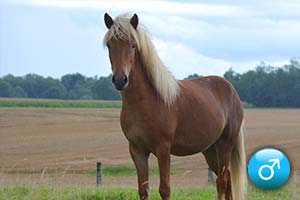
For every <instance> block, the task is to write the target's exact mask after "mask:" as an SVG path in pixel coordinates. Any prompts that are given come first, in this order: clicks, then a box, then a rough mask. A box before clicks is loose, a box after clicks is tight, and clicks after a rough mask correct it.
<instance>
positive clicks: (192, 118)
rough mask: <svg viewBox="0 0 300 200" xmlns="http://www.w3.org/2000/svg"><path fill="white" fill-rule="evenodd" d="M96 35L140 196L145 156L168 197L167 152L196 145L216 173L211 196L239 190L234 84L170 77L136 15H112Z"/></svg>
mask: <svg viewBox="0 0 300 200" xmlns="http://www.w3.org/2000/svg"><path fill="white" fill-rule="evenodd" d="M104 22H105V25H106V27H107V28H108V31H107V33H106V34H105V36H104V39H103V45H104V46H106V47H107V49H108V54H109V59H110V62H111V68H112V73H113V76H112V82H113V84H114V86H115V88H116V89H117V90H119V91H120V93H121V96H122V110H121V115H120V123H121V128H122V131H123V133H124V135H125V137H126V138H127V140H128V142H129V152H130V155H131V158H132V160H133V162H134V165H135V167H136V170H137V177H138V193H139V197H140V199H141V200H147V199H148V198H149V182H148V176H149V173H148V170H149V168H148V158H149V155H150V153H152V154H154V155H155V157H156V158H157V161H158V166H159V176H160V182H159V194H160V196H161V198H162V199H163V200H169V199H170V195H171V189H170V156H171V154H173V155H176V156H188V155H192V154H196V153H199V152H202V153H203V154H204V157H205V159H206V161H207V164H208V166H209V168H210V169H212V171H213V172H214V173H215V174H216V176H217V179H216V187H217V193H218V200H221V199H223V197H225V199H226V200H232V199H234V200H242V199H244V196H245V193H246V184H247V176H246V161H245V147H244V133H243V129H244V128H243V127H244V126H243V119H244V111H243V105H242V102H241V100H240V98H239V96H238V94H237V92H236V90H235V89H234V87H233V86H232V85H231V84H230V83H229V82H228V81H227V80H225V79H223V78H221V77H218V76H207V77H201V78H194V79H191V80H181V81H179V80H177V79H175V77H174V76H173V75H172V74H171V72H170V71H169V70H168V69H167V68H166V67H165V65H164V64H163V62H162V61H161V59H160V57H159V56H158V54H157V52H156V50H155V47H154V45H153V43H152V42H151V40H150V37H149V35H148V33H147V31H146V30H145V28H144V26H142V25H141V24H139V18H138V16H137V15H136V14H134V15H133V16H132V17H130V16H128V14H123V15H119V16H117V17H116V18H115V19H112V17H111V16H109V15H108V14H107V13H105V15H104Z"/></svg>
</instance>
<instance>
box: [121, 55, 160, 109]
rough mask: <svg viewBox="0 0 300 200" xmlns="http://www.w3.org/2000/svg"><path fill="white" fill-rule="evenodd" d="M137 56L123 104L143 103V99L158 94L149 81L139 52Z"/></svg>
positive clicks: (123, 93)
mask: <svg viewBox="0 0 300 200" xmlns="http://www.w3.org/2000/svg"><path fill="white" fill-rule="evenodd" d="M136 58H137V59H136V61H135V65H134V66H132V69H131V72H130V74H129V83H128V87H127V88H126V89H125V90H124V91H123V92H122V99H123V105H124V104H126V105H128V104H131V105H136V104H139V103H141V102H142V100H145V99H151V97H153V96H157V92H156V90H155V89H154V87H153V85H152V84H151V82H150V81H149V78H148V77H147V75H146V72H145V69H143V66H142V63H141V61H140V59H139V56H138V54H136Z"/></svg>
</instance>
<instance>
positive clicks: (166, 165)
mask: <svg viewBox="0 0 300 200" xmlns="http://www.w3.org/2000/svg"><path fill="white" fill-rule="evenodd" d="M156 157H157V159H158V166H159V174H160V183H159V194H160V196H161V198H162V199H163V200H169V199H170V195H171V189H170V145H161V146H160V147H159V148H158V149H157V152H156Z"/></svg>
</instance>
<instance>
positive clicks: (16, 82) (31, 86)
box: [0, 60, 300, 107]
mask: <svg viewBox="0 0 300 200" xmlns="http://www.w3.org/2000/svg"><path fill="white" fill-rule="evenodd" d="M198 76H199V75H198V74H192V75H189V76H188V77H187V78H186V79H190V78H195V77H198ZM224 77H225V78H226V79H227V80H229V81H230V82H231V83H232V84H233V85H234V87H235V88H236V89H237V91H238V93H239V95H240V97H241V99H242V101H244V102H247V103H250V104H253V105H254V106H256V107H300V63H299V61H297V60H291V61H290V63H289V64H286V65H284V66H282V67H274V66H271V65H266V64H265V63H261V64H259V65H258V66H257V67H256V68H255V69H254V70H250V71H247V72H245V73H237V72H235V71H234V70H233V69H232V68H230V69H229V70H228V71H226V72H225V74H224ZM111 78H112V75H109V76H107V77H97V76H95V77H86V76H84V75H82V74H79V73H76V74H67V75H65V76H62V77H61V78H60V79H55V78H51V77H43V76H39V75H36V74H27V75H26V76H13V75H6V76H3V77H2V78H0V97H14V98H46V99H85V100H87V99H101V100H120V99H121V96H120V93H119V92H118V91H117V90H116V89H115V88H114V86H113V84H112V82H111Z"/></svg>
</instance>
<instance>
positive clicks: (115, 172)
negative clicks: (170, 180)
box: [84, 166, 174, 177]
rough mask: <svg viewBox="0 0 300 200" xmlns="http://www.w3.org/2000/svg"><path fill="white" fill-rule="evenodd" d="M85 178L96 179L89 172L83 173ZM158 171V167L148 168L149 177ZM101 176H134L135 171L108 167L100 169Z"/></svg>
mask: <svg viewBox="0 0 300 200" xmlns="http://www.w3.org/2000/svg"><path fill="white" fill-rule="evenodd" d="M84 174H86V175H87V176H92V177H96V172H95V171H90V172H86V173H84ZM158 174H159V169H158V167H150V168H149V175H158ZM171 174H174V172H173V170H172V169H171ZM102 175H103V176H118V177H119V176H136V169H135V167H129V166H113V167H112V166H110V167H107V168H106V167H104V168H103V169H102Z"/></svg>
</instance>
